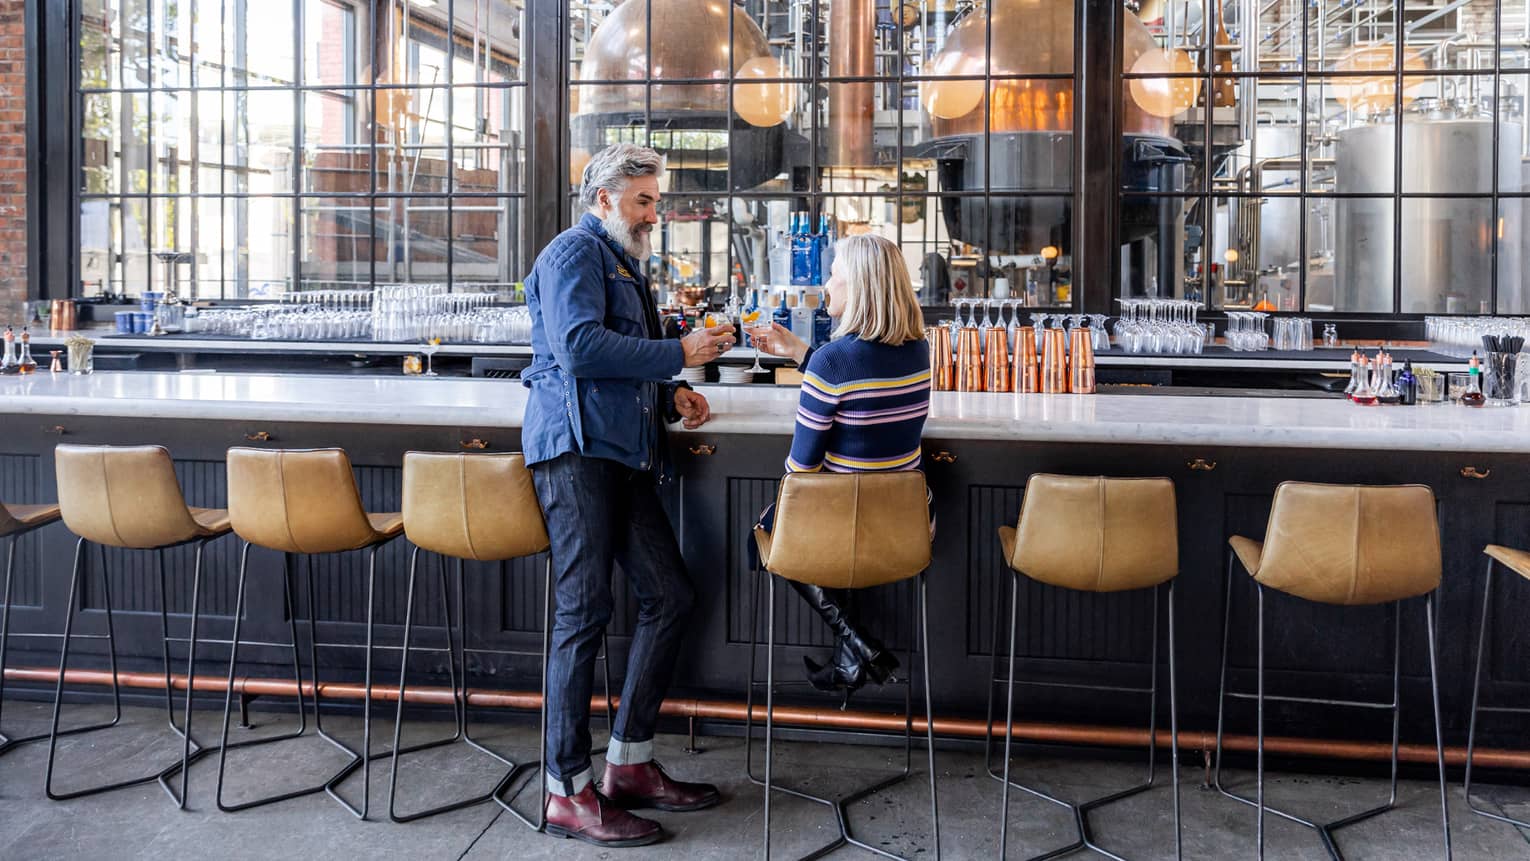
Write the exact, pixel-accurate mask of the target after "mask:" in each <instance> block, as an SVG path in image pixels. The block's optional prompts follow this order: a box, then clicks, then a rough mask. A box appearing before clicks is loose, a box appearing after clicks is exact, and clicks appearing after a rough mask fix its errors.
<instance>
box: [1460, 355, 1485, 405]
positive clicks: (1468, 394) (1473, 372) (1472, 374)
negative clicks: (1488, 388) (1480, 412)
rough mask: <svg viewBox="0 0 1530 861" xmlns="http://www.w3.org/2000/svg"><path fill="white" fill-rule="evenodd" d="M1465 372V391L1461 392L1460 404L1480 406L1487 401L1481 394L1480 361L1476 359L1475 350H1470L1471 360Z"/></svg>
mask: <svg viewBox="0 0 1530 861" xmlns="http://www.w3.org/2000/svg"><path fill="white" fill-rule="evenodd" d="M1466 372H1467V376H1466V379H1467V383H1466V391H1464V392H1462V393H1461V406H1463V407H1480V406H1482V405H1483V404H1485V403H1487V396H1486V395H1484V394H1482V363H1481V361H1479V360H1478V359H1477V351H1476V350H1473V351H1472V361H1471V364H1470V365H1468V366H1467V368H1466Z"/></svg>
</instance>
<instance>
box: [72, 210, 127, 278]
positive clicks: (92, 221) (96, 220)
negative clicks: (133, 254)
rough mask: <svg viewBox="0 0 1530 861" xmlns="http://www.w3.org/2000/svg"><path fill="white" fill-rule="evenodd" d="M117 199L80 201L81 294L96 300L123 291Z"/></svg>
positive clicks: (119, 211)
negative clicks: (119, 259) (96, 297)
mask: <svg viewBox="0 0 1530 861" xmlns="http://www.w3.org/2000/svg"><path fill="white" fill-rule="evenodd" d="M121 207H122V203H121V201H120V200H117V199H101V200H82V201H80V294H81V295H84V296H96V295H99V294H102V293H116V292H120V291H121V290H122V285H121V283H120V281H121V278H122V271H121V263H120V262H119V261H118V260H117V256H116V250H117V249H119V248H121V247H122V240H121V229H120V221H119V219H120V215H121Z"/></svg>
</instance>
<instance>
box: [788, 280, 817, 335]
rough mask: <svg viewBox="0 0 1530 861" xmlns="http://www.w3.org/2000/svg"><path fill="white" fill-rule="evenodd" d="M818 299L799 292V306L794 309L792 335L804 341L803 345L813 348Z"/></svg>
mask: <svg viewBox="0 0 1530 861" xmlns="http://www.w3.org/2000/svg"><path fill="white" fill-rule="evenodd" d="M816 300H817V297H816V296H814V295H813V294H809V293H803V292H802V291H800V290H799V291H797V306H796V307H795V308H793V309H792V324H791V326H792V334H793V335H796V336H797V337H798V338H801V339H802V343H804V344H807V345H809V346H812V344H813V311H814V309H815V308H816V307H817V301H816Z"/></svg>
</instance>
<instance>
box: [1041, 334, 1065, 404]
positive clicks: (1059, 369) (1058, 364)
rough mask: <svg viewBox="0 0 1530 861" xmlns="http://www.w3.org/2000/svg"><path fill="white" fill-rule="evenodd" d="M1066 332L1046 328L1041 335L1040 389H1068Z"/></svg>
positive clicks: (1058, 391) (1050, 391) (1056, 390)
mask: <svg viewBox="0 0 1530 861" xmlns="http://www.w3.org/2000/svg"><path fill="white" fill-rule="evenodd" d="M1066 344H1067V333H1065V332H1063V330H1061V329H1048V330H1046V333H1045V334H1044V335H1043V340H1042V353H1041V390H1042V391H1043V392H1047V393H1052V394H1055V393H1061V392H1066V391H1068V358H1067V347H1066V346H1065V345H1066Z"/></svg>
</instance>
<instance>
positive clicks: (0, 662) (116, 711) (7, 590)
mask: <svg viewBox="0 0 1530 861" xmlns="http://www.w3.org/2000/svg"><path fill="white" fill-rule="evenodd" d="M42 526H43V524H38V526H37V527H34V528H41V527H42ZM31 531H32V530H31V529H28V530H25V532H31ZM25 532H15V533H12V534H11V535H10V536H8V539H7V547H6V553H5V586H4V589H3V591H0V727H3V726H4V721H3V717H4V714H5V657H6V652H7V649H8V647H9V646H10V642H11V638H12V637H26V638H28V639H47V640H62V639H63V635H62V634H13V633H11V596H12V594H14V593H13V592H12V589H11V586H12V579H13V576H14V574H15V571H16V540H17V539H18V538H20V537H21V536H22V535H23V534H25ZM75 637H76V638H79V639H88V640H98V639H106V638H107V637H106V635H105V634H75ZM112 706H113V713H112V718H111V720H107V721H102V722H101V723H96V724H89V725H86V726H77V727H71V728H69V729H65V730H60V731H59V733H58V736H59V738H63V737H65V736H71V735H79V734H81V733H87V732H94V731H96V730H98V729H107V728H109V727H114V726H116V725H117V724H118V723H119V722H120V721H121V720H122V698H121V696H120V695H119V694H118V692H117V674H116V673H113V674H112ZM49 735H50V734H49V733H46V732H39V733H33V734H31V735H21V736H15V737H12V736H8V735H6V734H5V732H4V731H3V730H0V756H4V755H5V754H7V753H9V752H10V751H12V750H14V749H16V748H18V747H20V746H22V745H24V744H30V743H31V742H34V741H42V740H43V739H46V738H48V737H49Z"/></svg>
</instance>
